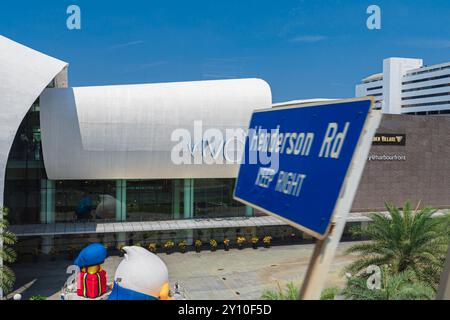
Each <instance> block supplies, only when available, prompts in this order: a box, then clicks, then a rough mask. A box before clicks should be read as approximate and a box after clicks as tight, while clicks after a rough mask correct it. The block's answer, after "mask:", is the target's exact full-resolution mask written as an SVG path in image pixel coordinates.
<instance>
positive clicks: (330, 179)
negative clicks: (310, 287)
mask: <svg viewBox="0 0 450 320" xmlns="http://www.w3.org/2000/svg"><path fill="white" fill-rule="evenodd" d="M372 104H373V100H372V99H370V98H365V99H353V100H341V101H338V102H328V103H320V104H314V105H306V106H305V105H294V106H285V107H280V108H273V109H269V110H257V111H255V112H254V113H253V115H252V119H251V122H250V127H249V132H248V136H247V140H246V144H245V152H244V158H243V159H242V163H241V166H240V169H239V175H238V179H237V182H236V187H235V190H234V197H235V199H237V200H239V201H241V202H244V203H245V204H247V205H250V206H252V207H254V208H257V209H259V210H262V211H264V212H266V213H269V214H272V215H275V216H278V217H281V218H282V219H283V220H285V221H287V222H288V223H290V224H291V225H293V226H295V227H297V228H299V229H301V230H303V231H305V232H308V233H309V234H311V235H313V236H315V237H317V238H320V239H322V238H324V237H325V236H326V235H327V233H328V231H329V229H330V225H331V222H332V219H333V215H334V211H335V207H336V203H337V201H338V199H339V197H340V195H341V192H342V191H343V189H344V186H345V184H346V183H348V181H346V177H347V174H348V172H349V168H350V166H351V164H352V158H353V155H354V153H355V152H357V150H358V148H357V147H358V146H359V145H360V144H361V143H363V142H364V143H371V138H370V139H368V141H360V140H362V139H360V137H361V135H362V133H363V131H364V130H365V126H366V125H367V122H368V119H369V117H368V115H369V113H370V111H371V109H372ZM361 171H362V170H361ZM358 179H359V177H358ZM354 180H355V179H354Z"/></svg>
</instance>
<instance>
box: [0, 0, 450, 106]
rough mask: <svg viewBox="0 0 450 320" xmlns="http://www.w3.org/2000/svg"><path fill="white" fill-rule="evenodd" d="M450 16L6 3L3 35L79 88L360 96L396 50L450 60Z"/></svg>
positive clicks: (352, 6)
mask: <svg viewBox="0 0 450 320" xmlns="http://www.w3.org/2000/svg"><path fill="white" fill-rule="evenodd" d="M71 4H77V5H79V6H80V8H81V19H82V20H81V27H82V28H81V30H72V31H71V30H68V29H67V28H66V19H67V17H68V15H67V14H66V9H67V7H68V6H69V5H71ZM371 4H377V5H379V6H380V7H381V10H382V29H381V30H375V31H373V30H372V31H371V30H368V29H367V28H366V19H367V17H368V15H367V14H366V9H367V7H368V6H369V5H371ZM449 17H450V1H448V0H432V1H431V0H428V1H426V0H420V1H419V0H396V1H392V0H386V1H375V0H372V1H365V0H323V1H322V0H304V1H300V0H296V1H293V0H292V1H291V0H277V1H275V0H272V1H265V0H240V1H239V0H226V1H224V0H214V1H213V0H209V1H206V0H191V1H170V0H166V1H151V0H150V1H149V0H147V1H134V0H129V1H94V0H89V1H84V0H73V1H63V0H53V1H50V0H40V1H21V0H14V1H10V0H2V1H1V3H0V34H2V35H5V36H7V37H9V38H12V39H13V40H15V41H18V42H21V43H23V44H26V45H28V46H30V47H32V48H34V49H36V50H39V51H42V52H44V53H47V54H49V55H52V56H54V57H57V58H60V59H62V60H65V61H67V62H69V63H70V67H69V68H70V69H69V77H70V78H69V81H70V84H71V85H72V86H86V85H106V84H125V83H145V82H170V81H185V80H206V79H222V78H243V77H259V78H262V79H265V80H266V81H267V82H269V84H270V85H271V87H272V92H273V100H274V102H280V101H285V100H293V99H305V98H317V97H323V98H337V97H340V98H346V97H353V96H354V86H355V84H356V83H357V82H358V81H360V79H361V78H363V77H365V76H366V75H369V74H371V73H375V72H380V71H381V69H382V59H383V58H386V57H390V56H401V57H418V58H423V59H424V60H425V63H426V64H433V63H440V62H447V61H449V60H450V24H449Z"/></svg>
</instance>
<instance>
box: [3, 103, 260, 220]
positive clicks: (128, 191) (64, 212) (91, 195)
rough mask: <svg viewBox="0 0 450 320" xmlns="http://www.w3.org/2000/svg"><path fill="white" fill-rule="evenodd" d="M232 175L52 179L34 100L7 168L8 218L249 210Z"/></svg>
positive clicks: (218, 214)
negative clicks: (237, 193)
mask: <svg viewBox="0 0 450 320" xmlns="http://www.w3.org/2000/svg"><path fill="white" fill-rule="evenodd" d="M234 183H235V179H171V180H57V181H50V180H48V179H47V177H46V173H45V168H44V163H43V160H42V147H41V139H40V124H39V101H36V103H35V104H33V106H32V108H31V109H30V110H29V112H28V114H27V115H26V117H25V118H24V120H23V122H22V124H21V126H20V128H19V130H18V132H17V134H16V137H15V140H14V143H13V146H12V149H11V152H10V155H9V159H8V164H7V171H6V183H5V199H4V203H5V206H6V207H8V208H9V210H10V217H9V219H10V221H11V223H12V224H38V223H58V222H76V221H102V222H113V221H158V220H173V219H193V218H223V217H238V216H249V215H252V211H251V210H249V209H248V208H247V207H246V206H244V205H242V204H240V203H238V202H236V201H234V200H233V189H234Z"/></svg>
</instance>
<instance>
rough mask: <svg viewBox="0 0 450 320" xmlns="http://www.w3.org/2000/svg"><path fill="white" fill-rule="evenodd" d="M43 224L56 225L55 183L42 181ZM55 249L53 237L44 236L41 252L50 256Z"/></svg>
mask: <svg viewBox="0 0 450 320" xmlns="http://www.w3.org/2000/svg"><path fill="white" fill-rule="evenodd" d="M40 220H41V223H42V224H52V223H55V181H53V180H47V179H41V219H40ZM52 248H53V235H48V236H43V237H42V245H41V250H42V253H43V254H49V253H50V252H51V250H52Z"/></svg>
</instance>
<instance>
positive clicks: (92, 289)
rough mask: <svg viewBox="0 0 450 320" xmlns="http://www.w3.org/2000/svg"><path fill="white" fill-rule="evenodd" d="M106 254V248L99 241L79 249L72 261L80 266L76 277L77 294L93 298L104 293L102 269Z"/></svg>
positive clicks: (104, 273)
mask: <svg viewBox="0 0 450 320" xmlns="http://www.w3.org/2000/svg"><path fill="white" fill-rule="evenodd" d="M106 255H107V254H106V248H105V247H104V246H103V245H101V244H99V243H93V244H91V245H89V246H87V247H86V248H84V249H83V250H81V252H80V254H79V255H78V257H77V258H76V259H75V262H74V264H75V265H76V266H78V267H79V268H80V273H79V275H78V279H77V295H78V296H80V297H84V298H91V299H94V298H98V297H100V296H102V295H104V294H105V293H106V290H107V287H106V272H105V270H103V269H102V264H103V263H104V262H105V260H106Z"/></svg>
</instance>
